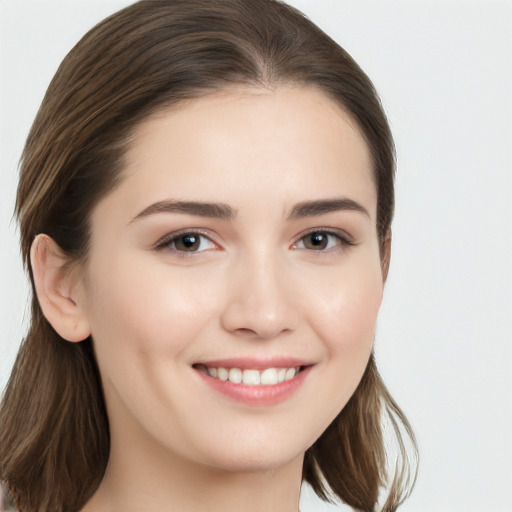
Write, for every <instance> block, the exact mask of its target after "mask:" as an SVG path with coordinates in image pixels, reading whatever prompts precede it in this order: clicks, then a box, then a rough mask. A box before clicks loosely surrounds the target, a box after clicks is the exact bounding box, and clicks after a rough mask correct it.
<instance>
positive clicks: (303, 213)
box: [288, 197, 370, 220]
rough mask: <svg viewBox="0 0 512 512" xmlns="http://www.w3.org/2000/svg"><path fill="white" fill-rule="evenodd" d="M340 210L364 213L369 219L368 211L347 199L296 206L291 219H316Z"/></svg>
mask: <svg viewBox="0 0 512 512" xmlns="http://www.w3.org/2000/svg"><path fill="white" fill-rule="evenodd" d="M339 210H350V211H356V212H361V213H364V214H365V215H366V216H367V217H368V218H369V217H370V214H369V212H368V210H367V209H366V208H365V207H364V206H363V205H362V204H360V203H358V202H357V201H354V200H353V199H348V198H345V197H341V198H333V199H320V200H318V201H304V202H302V203H298V204H296V205H295V206H294V207H293V208H292V211H291V212H290V215H289V217H288V218H289V219H290V220H293V219H302V218H304V217H315V216H318V215H324V214H326V213H331V212H336V211H339Z"/></svg>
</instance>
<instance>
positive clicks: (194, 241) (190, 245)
mask: <svg viewBox="0 0 512 512" xmlns="http://www.w3.org/2000/svg"><path fill="white" fill-rule="evenodd" d="M180 241H181V245H182V247H183V248H184V249H197V246H198V245H199V237H197V236H195V235H185V236H182V237H181V240H180Z"/></svg>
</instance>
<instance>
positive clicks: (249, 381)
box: [230, 370, 260, 386]
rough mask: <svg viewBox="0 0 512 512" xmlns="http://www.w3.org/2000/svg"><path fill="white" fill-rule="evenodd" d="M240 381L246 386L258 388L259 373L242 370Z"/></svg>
mask: <svg viewBox="0 0 512 512" xmlns="http://www.w3.org/2000/svg"><path fill="white" fill-rule="evenodd" d="M230 380H231V379H230ZM242 381H243V383H244V384H245V385H246V386H259V385H260V372H259V371H258V370H244V372H243V379H242Z"/></svg>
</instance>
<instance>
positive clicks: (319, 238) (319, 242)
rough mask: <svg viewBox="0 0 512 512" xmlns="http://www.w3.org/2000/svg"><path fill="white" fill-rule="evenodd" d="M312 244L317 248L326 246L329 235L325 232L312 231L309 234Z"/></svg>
mask: <svg viewBox="0 0 512 512" xmlns="http://www.w3.org/2000/svg"><path fill="white" fill-rule="evenodd" d="M309 240H310V243H311V246H313V247H315V248H317V249H318V248H324V247H325V246H326V244H327V237H326V236H325V235H324V234H323V233H312V234H311V235H309Z"/></svg>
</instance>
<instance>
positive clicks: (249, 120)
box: [116, 87, 376, 216]
mask: <svg viewBox="0 0 512 512" xmlns="http://www.w3.org/2000/svg"><path fill="white" fill-rule="evenodd" d="M123 178H124V179H123V180H122V181H121V185H120V187H119V189H120V191H121V192H122V193H123V194H124V197H125V199H126V201H128V202H129V203H130V204H131V205H133V206H134V207H138V208H140V209H142V208H143V207H144V206H145V204H144V203H147V202H148V201H157V200H162V199H165V198H166V197H169V196H170V197H178V198H180V199H193V200H204V201H212V200H215V201H222V202H226V203H229V204H233V203H235V204H233V206H235V207H237V208H240V207H243V206H244V205H246V204H249V202H250V201H249V200H254V199H255V198H256V201H257V198H259V200H260V201H261V204H263V203H264V202H265V200H267V199H268V200H270V199H271V198H273V199H274V201H277V202H278V203H281V206H282V207H285V206H286V204H287V203H293V202H299V201H302V200H307V199H321V198H325V197H328V196H337V195H347V194H348V195H353V196H355V198H356V199H358V200H359V201H362V202H365V203H366V204H365V206H366V208H367V209H368V211H370V213H371V214H372V216H374V215H375V210H376V191H375V185H374V181H373V177H372V165H371V158H370V154H369V150H368V147H367V144H366V142H365V140H364V138H363V136H362V135H361V133H360V131H359V129H358V127H357V124H356V123H355V121H353V119H352V118H351V117H350V116H349V115H348V114H347V113H346V112H345V111H343V110H342V108H341V107H340V106H339V105H338V104H337V103H335V102H334V101H333V100H331V99H330V98H328V97H327V96H326V95H325V94H324V93H322V92H321V91H318V90H317V89H314V88H306V87H279V88H276V89H272V90H269V89H245V90H241V89H237V90H228V91H222V92H217V93H214V94H210V95H207V96H204V97H201V98H199V99H195V100H191V101H188V102H186V103H182V104H180V105H179V106H177V107H174V108H172V109H167V110H163V111H161V112H159V113H158V114H156V115H153V116H152V117H150V118H148V119H147V120H146V121H144V122H143V123H141V125H140V126H139V127H138V129H137V131H136V133H135V134H134V137H133V138H132V140H131V144H130V146H129V149H128V151H127V154H126V166H125V169H124V176H123ZM116 193H117V192H116ZM315 196H318V197H315ZM146 206H147V205H146Z"/></svg>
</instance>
